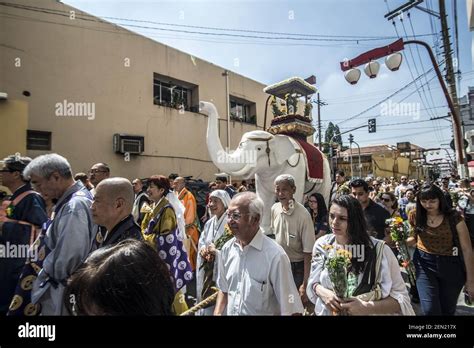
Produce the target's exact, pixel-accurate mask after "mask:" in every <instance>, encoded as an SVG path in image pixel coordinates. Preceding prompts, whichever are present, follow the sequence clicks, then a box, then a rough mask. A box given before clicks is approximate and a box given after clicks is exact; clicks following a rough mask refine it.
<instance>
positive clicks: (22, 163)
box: [0, 156, 48, 315]
mask: <svg viewBox="0 0 474 348" xmlns="http://www.w3.org/2000/svg"><path fill="white" fill-rule="evenodd" d="M30 162H31V158H28V157H18V156H9V157H7V158H5V159H4V160H3V168H2V169H1V170H0V174H1V176H0V178H1V183H2V185H4V186H6V187H7V188H8V189H9V190H10V191H11V192H12V193H13V195H12V196H11V197H10V198H9V199H7V200H5V201H4V202H3V205H2V209H1V210H2V211H1V214H0V216H1V217H0V225H1V227H0V231H1V233H0V247H1V248H2V249H3V250H12V248H14V249H15V250H17V251H21V250H25V251H26V250H28V249H29V246H30V245H31V244H32V243H33V242H34V240H35V238H36V232H37V231H38V230H39V229H40V228H41V225H42V224H43V223H44V222H45V221H46V220H47V219H48V217H47V215H46V210H45V204H44V201H43V199H42V198H41V197H40V195H39V194H37V193H36V192H34V191H33V189H32V188H31V185H30V183H29V181H28V180H26V179H25V178H24V177H23V170H24V169H25V167H26V166H27V165H28V163H30ZM5 256H6V257H5ZM5 256H4V257H0V315H5V314H6V312H7V310H8V307H9V305H10V302H11V300H12V297H13V295H14V292H15V287H16V285H17V281H18V278H19V277H20V273H21V271H22V269H23V264H24V263H25V261H26V258H27V256H28V255H26V254H24V253H22V252H20V253H17V255H15V256H12V257H9V255H5Z"/></svg>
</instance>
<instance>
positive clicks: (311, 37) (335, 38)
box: [0, 2, 433, 42]
mask: <svg viewBox="0 0 474 348" xmlns="http://www.w3.org/2000/svg"><path fill="white" fill-rule="evenodd" d="M0 5H1V6H5V7H13V8H17V9H22V10H26V11H33V12H42V13H47V14H51V15H56V16H62V17H70V13H69V12H64V11H61V10H52V9H48V8H43V7H35V6H26V5H18V4H12V3H6V2H0ZM81 16H83V17H93V18H97V17H96V16H92V15H88V14H82V15H77V16H75V18H77V19H81V20H86V21H93V22H101V23H103V22H104V21H98V20H93V19H87V18H83V17H81ZM103 18H113V19H118V20H123V21H134V22H141V23H155V24H158V25H163V26H174V27H183V28H184V27H185V28H200V29H206V30H216V31H234V32H248V33H262V34H263V33H266V34H271V35H287V36H283V37H281V36H280V37H271V36H260V35H241V34H231V33H210V32H202V31H190V30H180V29H166V28H158V27H151V26H144V25H134V24H126V23H115V24H117V25H122V26H125V27H131V28H140V29H150V30H159V31H170V32H176V33H186V34H199V35H211V36H228V37H238V38H252V39H265V40H295V41H331V42H359V41H380V40H389V39H393V38H394V37H390V36H381V37H370V36H369V37H364V36H348V35H347V36H344V35H316V34H292V33H276V32H263V31H256V30H243V29H230V28H216V27H203V26H190V25H182V24H172V23H162V22H152V21H144V20H133V19H127V18H118V17H103ZM425 35H426V36H432V35H433V34H425ZM292 36H300V37H292Z"/></svg>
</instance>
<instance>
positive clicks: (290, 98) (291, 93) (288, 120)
mask: <svg viewBox="0 0 474 348" xmlns="http://www.w3.org/2000/svg"><path fill="white" fill-rule="evenodd" d="M263 91H264V92H265V93H268V94H270V95H272V98H271V106H272V112H273V119H272V121H271V124H270V127H269V128H268V129H267V131H268V132H270V133H272V134H286V135H292V136H295V137H298V138H302V137H304V138H306V137H308V136H310V135H312V134H313V133H314V132H315V129H314V127H313V126H312V124H311V122H312V118H311V110H312V108H313V105H312V104H311V102H310V101H309V97H310V96H311V95H312V94H314V93H316V87H314V86H312V85H311V84H310V83H308V82H306V81H305V80H303V79H302V78H300V77H292V78H289V79H287V80H284V81H281V82H278V83H276V84H273V85H270V86H267V87H266V88H264V90H263ZM303 97H304V102H303V101H302V100H301V98H303Z"/></svg>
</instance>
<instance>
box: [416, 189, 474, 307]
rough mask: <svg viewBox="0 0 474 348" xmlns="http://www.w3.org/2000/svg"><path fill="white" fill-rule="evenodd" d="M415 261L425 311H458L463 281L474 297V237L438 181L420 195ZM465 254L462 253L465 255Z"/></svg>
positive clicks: (470, 294)
mask: <svg viewBox="0 0 474 348" xmlns="http://www.w3.org/2000/svg"><path fill="white" fill-rule="evenodd" d="M407 243H408V245H415V244H416V250H415V254H414V256H413V263H414V265H415V270H416V286H417V288H418V293H419V296H420V303H421V310H422V312H423V314H424V315H454V312H455V311H456V304H457V299H458V297H459V294H460V292H461V289H462V287H463V285H464V284H465V285H466V292H467V293H468V295H469V296H470V297H471V298H474V264H473V258H472V247H471V240H470V238H469V232H468V229H467V226H466V224H465V222H464V220H463V219H462V217H461V216H460V215H459V213H457V212H456V211H455V210H454V209H452V208H451V207H450V206H449V205H448V203H447V201H446V199H445V196H444V194H443V191H442V190H441V189H440V188H439V187H437V186H436V185H434V184H427V185H425V186H423V187H422V189H421V190H420V192H419V193H418V197H417V199H416V219H415V229H414V236H413V237H409V238H408V239H407ZM461 255H462V257H461Z"/></svg>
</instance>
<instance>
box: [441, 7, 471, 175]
mask: <svg viewBox="0 0 474 348" xmlns="http://www.w3.org/2000/svg"><path fill="white" fill-rule="evenodd" d="M439 14H440V17H441V18H440V21H441V35H442V39H443V50H444V58H445V59H446V82H447V84H448V88H449V94H450V95H451V100H452V101H453V104H454V111H455V113H456V114H455V115H452V117H453V118H457V120H458V122H453V127H457V128H458V129H457V130H454V132H453V135H454V142H455V143H456V144H462V143H463V141H462V139H464V137H463V134H464V133H463V130H462V126H461V118H460V113H459V104H458V96H457V91H456V77H455V75H454V68H453V59H452V56H451V53H452V50H451V41H450V40H449V31H448V22H447V20H446V17H447V15H446V7H445V2H444V0H439ZM458 137H461V139H458ZM460 151H461V152H462V154H463V155H462V157H463V161H462V163H460V164H459V168H458V173H459V174H460V176H461V178H465V176H466V174H467V171H466V162H465V158H466V156H465V155H464V146H461V149H460Z"/></svg>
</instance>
